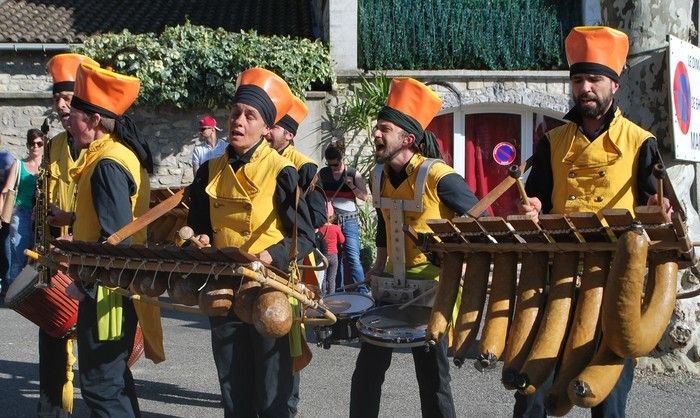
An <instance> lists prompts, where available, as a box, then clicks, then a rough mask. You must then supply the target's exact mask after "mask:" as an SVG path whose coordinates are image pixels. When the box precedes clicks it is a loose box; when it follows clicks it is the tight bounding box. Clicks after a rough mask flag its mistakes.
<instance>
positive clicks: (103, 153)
mask: <svg viewBox="0 0 700 418" xmlns="http://www.w3.org/2000/svg"><path fill="white" fill-rule="evenodd" d="M104 159H110V160H113V161H115V162H117V163H118V164H119V165H121V166H122V167H124V168H125V169H126V171H128V172H129V173H130V174H131V176H132V177H133V179H134V182H135V183H136V193H135V194H134V195H132V196H131V210H132V213H133V215H134V219H135V218H138V217H139V216H141V215H142V214H143V213H145V212H146V211H147V210H148V207H149V202H150V194H151V187H150V184H149V180H148V173H147V172H146V169H145V168H144V167H142V166H141V163H140V162H139V160H138V158H137V157H136V155H135V154H134V152H133V151H131V150H130V149H129V148H127V147H126V146H125V145H124V144H122V143H121V142H118V141H116V140H115V139H114V138H113V137H112V136H111V135H110V134H105V135H104V136H103V137H102V138H100V139H97V140H95V141H93V142H92V143H91V144H90V146H89V147H88V149H87V151H86V152H85V153H84V155H83V156H82V158H81V159H80V160H79V164H76V165H75V167H73V169H71V177H72V178H73V179H74V180H75V182H76V183H77V189H78V196H77V199H76V203H75V223H74V224H73V237H74V238H75V239H76V240H81V241H90V242H95V241H97V240H98V239H99V238H100V229H101V227H100V223H99V219H98V218H97V213H96V212H95V207H94V206H93V203H92V187H91V185H90V178H91V177H92V174H93V172H94V171H95V167H96V166H97V163H98V162H100V161H101V160H104ZM145 242H146V230H145V229H143V230H141V231H139V232H137V233H136V234H134V236H133V241H132V243H133V244H143V243H145Z"/></svg>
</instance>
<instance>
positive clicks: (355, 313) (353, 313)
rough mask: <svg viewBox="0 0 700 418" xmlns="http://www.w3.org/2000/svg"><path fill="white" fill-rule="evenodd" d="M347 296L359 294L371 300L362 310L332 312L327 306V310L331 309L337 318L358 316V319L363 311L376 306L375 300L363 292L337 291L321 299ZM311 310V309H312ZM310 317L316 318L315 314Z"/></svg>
mask: <svg viewBox="0 0 700 418" xmlns="http://www.w3.org/2000/svg"><path fill="white" fill-rule="evenodd" d="M347 296H352V297H354V296H360V297H362V298H364V299H368V300H369V302H371V305H370V306H369V307H368V308H367V309H362V310H357V311H346V312H333V310H332V309H330V308H328V310H329V311H331V312H333V314H334V315H335V316H336V317H337V318H349V319H353V318H358V319H359V318H360V317H361V316H362V315H364V314H365V312H367V311H369V310H370V309H374V308H375V307H376V305H375V301H374V299H373V298H372V297H370V296H368V295H365V294H364V293H359V292H339V293H333V294H332V295H328V296H326V297H324V298H323V300H324V302H325V300H326V299H328V298H333V299H342V298H343V297H347ZM312 310H313V309H312ZM320 316H322V315H319V316H318V317H320ZM312 318H317V316H313V317H312Z"/></svg>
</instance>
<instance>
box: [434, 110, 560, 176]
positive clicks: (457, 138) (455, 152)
mask: <svg viewBox="0 0 700 418" xmlns="http://www.w3.org/2000/svg"><path fill="white" fill-rule="evenodd" d="M450 113H452V132H453V133H452V161H453V162H452V164H453V167H454V169H455V171H456V172H457V173H459V174H460V175H461V176H462V177H464V174H465V171H466V170H465V167H464V153H465V148H466V141H465V132H466V130H465V129H466V126H465V122H464V119H465V116H467V115H473V114H477V113H503V114H511V115H518V116H520V136H521V138H520V140H521V144H520V150H521V152H520V159H519V161H518V162H519V163H520V164H522V163H523V162H524V161H525V160H527V159H528V158H530V156H531V155H532V153H533V152H534V150H533V144H534V138H532V130H533V126H532V125H533V123H532V119H533V117H534V115H535V114H536V113H539V114H542V115H544V116H548V117H551V118H554V119H560V120H561V119H562V118H563V116H564V114H563V113H559V112H556V111H554V110H551V109H543V108H539V107H532V106H527V105H518V104H512V103H484V104H469V105H462V106H459V107H453V108H449V109H443V110H442V111H440V113H438V115H446V114H450Z"/></svg>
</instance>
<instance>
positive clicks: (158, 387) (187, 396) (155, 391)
mask: <svg viewBox="0 0 700 418" xmlns="http://www.w3.org/2000/svg"><path fill="white" fill-rule="evenodd" d="M136 393H137V394H138V397H139V400H151V401H155V402H163V403H165V404H170V405H188V406H197V407H204V408H218V407H220V405H221V395H219V394H218V393H207V392H197V391H192V390H188V389H183V388H181V387H180V386H178V385H173V384H170V383H163V382H151V381H146V380H139V379H136Z"/></svg>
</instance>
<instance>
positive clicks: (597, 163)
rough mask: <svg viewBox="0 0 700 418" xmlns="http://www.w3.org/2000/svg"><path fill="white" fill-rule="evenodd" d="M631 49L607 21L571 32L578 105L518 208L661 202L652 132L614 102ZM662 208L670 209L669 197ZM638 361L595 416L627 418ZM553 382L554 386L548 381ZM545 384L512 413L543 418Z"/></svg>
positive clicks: (542, 153)
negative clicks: (630, 118)
mask: <svg viewBox="0 0 700 418" xmlns="http://www.w3.org/2000/svg"><path fill="white" fill-rule="evenodd" d="M628 49H629V44H628V39H627V35H625V34H624V33H623V32H620V31H618V30H615V29H612V28H608V27H603V26H583V27H576V28H574V29H572V31H571V33H569V35H568V36H567V38H566V57H567V61H568V63H569V68H570V78H571V93H572V97H573V100H574V107H573V109H571V110H570V111H569V113H567V114H566V115H565V116H564V119H566V120H568V121H569V122H568V123H567V124H565V125H563V126H560V127H558V128H555V129H553V130H551V131H549V132H547V133H546V134H545V136H544V137H543V138H542V139H541V140H540V141H539V143H538V145H537V149H536V150H535V154H534V156H533V166H532V170H531V172H530V175H529V176H528V179H527V183H526V185H525V190H526V192H527V195H528V196H529V200H528V202H527V203H526V204H521V206H520V212H521V213H525V214H528V215H531V216H532V217H533V218H534V219H535V220H536V219H537V216H538V214H539V213H556V214H567V213H571V212H595V213H597V214H598V216H599V217H601V212H602V210H603V209H606V208H624V209H627V210H628V211H630V213H634V207H635V206H638V205H646V204H648V203H650V204H655V203H656V180H655V178H654V177H653V175H652V170H653V166H654V164H655V163H657V162H658V161H659V158H660V157H659V155H660V154H659V150H658V145H657V142H656V138H654V136H653V135H652V134H651V133H649V132H647V131H645V130H643V129H642V128H640V127H639V126H637V125H635V124H634V123H633V122H631V121H630V120H629V119H627V118H625V117H624V116H622V112H621V111H620V109H619V108H618V107H617V104H616V102H615V100H614V95H615V92H616V91H617V90H618V88H619V79H620V75H621V74H622V70H623V68H624V65H625V61H626V59H627V52H628ZM663 203H664V207H665V208H666V209H668V210H670V205H669V203H668V201H667V200H666V199H665V200H664V202H663ZM633 375H634V360H632V359H627V360H626V362H625V367H624V369H623V371H622V375H621V376H620V378H619V380H618V382H617V385H616V386H615V387H614V388H613V390H612V392H611V393H610V395H609V396H608V397H607V399H605V400H604V401H603V402H602V403H601V404H600V405H598V406H596V407H595V408H593V409H592V410H591V414H592V415H593V416H594V417H596V416H601V417H613V416H615V417H622V416H625V404H626V402H627V394H628V392H629V390H630V388H631V386H632V378H633ZM548 385H551V380H550V383H549V384H545V385H543V386H548ZM545 389H546V387H540V388H538V390H537V392H535V394H533V395H530V396H525V395H522V394H520V393H516V394H515V398H516V403H515V407H514V410H513V416H516V417H544V416H546V415H547V413H546V410H545V400H544V396H545V392H546V390H545Z"/></svg>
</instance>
